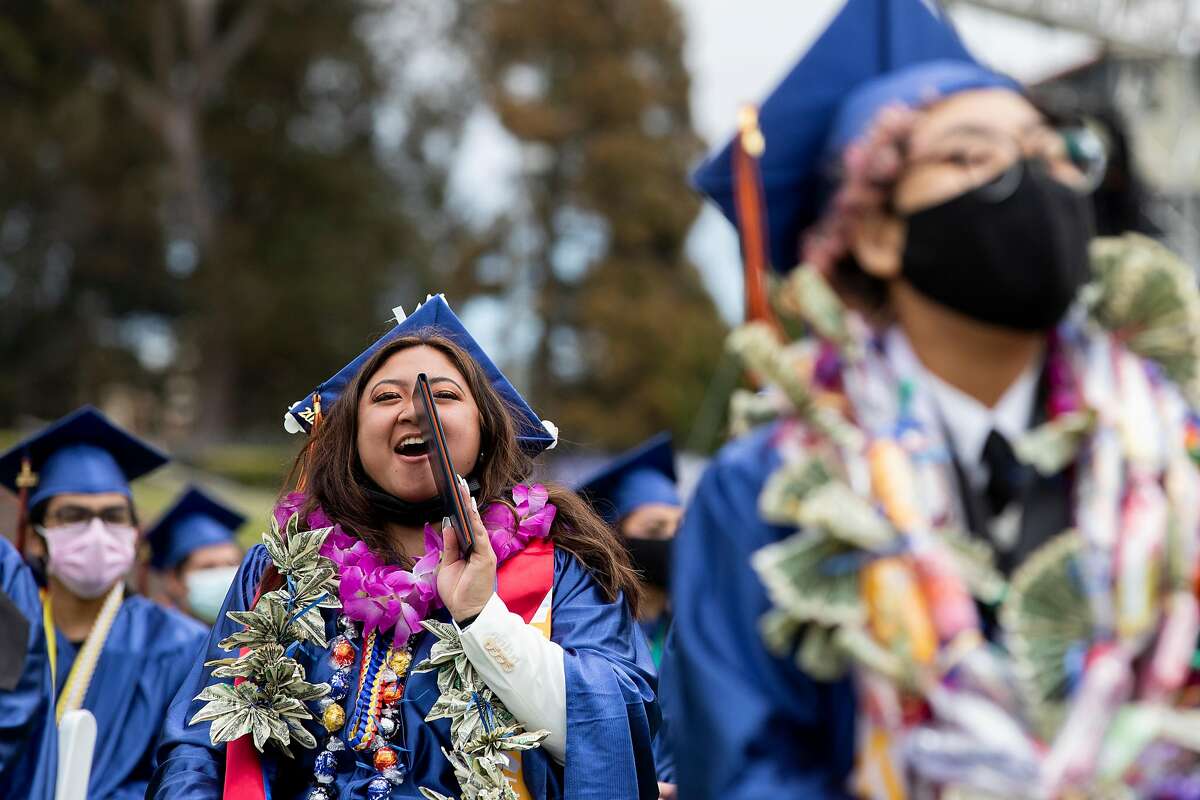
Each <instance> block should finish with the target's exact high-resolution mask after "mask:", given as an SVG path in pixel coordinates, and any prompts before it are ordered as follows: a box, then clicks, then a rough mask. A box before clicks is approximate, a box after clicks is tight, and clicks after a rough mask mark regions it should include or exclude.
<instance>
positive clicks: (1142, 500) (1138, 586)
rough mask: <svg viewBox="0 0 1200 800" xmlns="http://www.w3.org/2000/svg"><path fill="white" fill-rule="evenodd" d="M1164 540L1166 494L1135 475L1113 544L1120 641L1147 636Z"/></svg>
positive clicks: (1155, 608) (1154, 617) (1155, 610)
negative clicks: (1115, 559) (1118, 536)
mask: <svg viewBox="0 0 1200 800" xmlns="http://www.w3.org/2000/svg"><path fill="white" fill-rule="evenodd" d="M1166 541H1167V498H1166V494H1165V493H1164V492H1163V490H1162V489H1161V488H1160V487H1159V485H1158V484H1157V483H1156V482H1155V481H1154V480H1153V479H1152V478H1151V477H1150V476H1144V475H1138V476H1135V477H1134V478H1133V480H1132V485H1131V486H1130V489H1129V493H1128V495H1127V496H1126V498H1125V503H1124V506H1123V507H1122V509H1121V535H1120V538H1119V540H1118V542H1117V548H1118V550H1117V571H1116V599H1117V604H1116V610H1117V633H1118V634H1119V635H1120V636H1121V637H1122V638H1123V639H1134V638H1137V637H1140V636H1142V635H1144V634H1147V633H1149V632H1150V631H1151V630H1153V628H1154V625H1155V622H1156V621H1157V619H1158V610H1159V604H1158V596H1159V589H1160V582H1161V580H1162V574H1163V561H1164V554H1165V551H1166Z"/></svg>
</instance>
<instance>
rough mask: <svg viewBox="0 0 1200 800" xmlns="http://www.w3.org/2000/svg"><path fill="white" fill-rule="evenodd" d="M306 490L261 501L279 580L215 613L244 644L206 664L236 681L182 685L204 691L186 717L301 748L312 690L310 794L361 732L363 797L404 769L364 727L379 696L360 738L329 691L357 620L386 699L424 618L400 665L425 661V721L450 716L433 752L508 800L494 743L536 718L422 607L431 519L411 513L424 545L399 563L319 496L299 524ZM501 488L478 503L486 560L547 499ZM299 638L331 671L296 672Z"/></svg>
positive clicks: (369, 667)
mask: <svg viewBox="0 0 1200 800" xmlns="http://www.w3.org/2000/svg"><path fill="white" fill-rule="evenodd" d="M306 499H307V498H306V496H305V495H303V494H301V493H293V494H289V495H288V496H287V497H285V498H284V499H283V500H282V501H281V502H280V503H279V504H278V505H277V506H276V508H275V509H274V512H273V514H272V519H271V530H270V531H268V532H266V533H264V534H263V544H264V545H265V546H266V548H267V552H268V554H269V555H270V557H271V560H272V562H273V563H274V564H275V566H276V568H277V569H278V570H279V572H280V574H281V575H282V576H283V577H284V580H285V583H284V586H283V587H281V588H280V589H277V590H275V591H273V592H268V593H267V594H265V595H263V596H262V597H261V598H260V599H259V601H258V603H257V604H256V605H255V607H254V608H253V609H250V610H247V611H240V612H234V611H231V612H229V617H230V618H231V619H232V620H233V621H234V622H237V623H239V624H240V625H243V626H244V629H243V630H240V631H238V632H237V633H234V634H233V635H231V636H229V637H227V638H226V639H225V640H223V641H222V642H221V643H220V645H219V646H220V647H221V648H222V649H225V650H238V649H239V648H241V649H244V652H243V654H242V655H240V656H239V657H237V658H226V659H218V660H216V661H211V662H208V663H207V664H206V666H213V667H214V670H213V677H214V678H235V679H237V682H236V684H229V683H224V682H217V683H214V684H211V685H209V686H208V687H206V688H205V689H204V690H203V691H202V692H201V693H200V694H199V695H198V696H197V698H196V699H197V700H203V701H206V704H205V706H204V707H202V708H201V710H200V711H199V712H198V713H197V714H196V715H195V716H193V718H192V719H191V721H190V723H197V722H204V721H210V722H211V723H212V725H211V727H210V738H211V739H212V742H213V744H214V745H217V744H219V743H221V742H229V741H233V740H234V739H237V738H239V737H241V736H243V735H246V734H251V735H252V738H253V742H254V745H255V747H256V748H257V749H258V750H259V751H260V752H264V751H265V748H266V746H267V743H268V742H271V741H273V742H275V744H276V745H277V746H278V747H279V748H280V749H281V750H282V752H284V753H285V754H288V755H290V749H289V748H290V745H291V743H292V742H297V743H299V744H300V745H301V746H303V747H306V748H310V749H311V748H314V747H316V746H317V741H316V739H315V738H314V737H313V736H312V734H311V733H310V732H309V731H308V730H307V729H306V728H305V727H304V725H303V723H304V721H306V720H311V719H313V718H314V715H313V714H312V713H311V712H310V710H309V709H308V708H307V707H306V706H305V703H306V702H318V703H319V704H320V710H321V713H320V714H319V715H318V716H319V717H320V719H321V722H322V724H323V725H324V726H325V728H326V730H328V731H329V733H330V738H329V741H328V742H327V745H326V750H325V751H323V752H321V753H320V754H319V755H318V758H317V761H316V764H315V767H314V776H315V779H316V782H317V786H316V788H314V789H313V793H312V795H311V796H312V797H332V795H331V794H329V790H328V789H327V788H325V787H326V786H327V785H328V784H330V783H331V782H332V781H333V779H334V775H335V772H336V753H338V752H340V751H342V750H344V749H345V746H346V743H349V744H351V745H352V746H354V747H355V749H359V750H362V749H365V748H366V747H367V746H370V748H371V749H372V750H374V752H375V755H374V761H375V765H376V768H377V769H378V770H379V771H380V777H377V778H376V779H374V780H373V781H372V782H371V785H370V786H369V787H368V794H369V795H370V796H371V797H372V798H373V799H374V798H377V797H378V798H386V797H389V796H390V793H391V786H392V785H394V784H397V783H400V782H402V781H403V780H404V778H405V771H404V768H403V764H401V763H398V758H397V756H396V753H395V751H394V750H393V749H392V748H391V747H389V746H388V745H387V742H386V741H385V740H384V739H383V738H382V736H381V735H376V731H381V732H387V731H391V732H394V731H395V725H394V723H389V722H388V719H386V718H383V717H380V716H379V712H380V710H381V709H382V712H383V715H384V717H387V716H388V715H389V713H390V712H389V710H388V708H387V705H386V704H382V703H377V704H376V705H374V706H373V708H374V711H372V712H369V713H368V718H366V719H365V722H366V723H367V724H366V727H365V730H366V731H367V735H366V738H365V739H364V738H363V736H362V735H361V734H359V728H360V726H358V725H351V724H349V723H353V722H354V720H353V719H348V718H347V715H346V712H345V711H344V710H343V709H342V707H341V706H340V705H338V701H340V700H342V699H343V698H345V697H346V696H347V694H348V687H349V677H348V676H349V672H350V670H349V668H350V666H351V664H352V663H353V661H354V658H355V653H356V648H355V647H354V645H353V644H352V641H353V640H356V639H357V638H358V636H359V635H360V631H359V626H361V636H362V637H363V646H362V647H361V651H362V653H361V660H362V673H363V677H364V679H365V678H367V677H368V676H372V679H373V680H374V681H375V687H374V688H375V690H374V694H378V693H379V689H380V687H381V686H382V687H383V688H384V689H385V690H387V684H386V683H381V681H384V682H386V681H387V680H390V681H391V682H392V684H391V685H393V686H394V685H399V689H395V688H392V689H390V690H387V691H391V692H392V697H391V699H390V700H388V703H390V704H394V703H395V702H396V700H397V699H398V697H399V693H402V691H403V686H402V684H399V681H400V680H401V678H402V677H403V674H402V673H403V672H404V671H405V669H407V667H408V665H409V664H410V658H409V656H408V653H409V650H408V647H407V643H408V642H409V640H410V639H411V638H412V637H413V636H415V635H416V634H417V633H419V632H420V631H421V630H423V629H424V630H429V631H430V632H431V633H433V634H434V636H435V637H436V638H437V640H438V641H437V642H436V643H435V644H434V646H433V650H432V652H431V653H430V658H429V660H427V661H425V662H423V663H421V664H417V665H415V666H413V667H412V671H414V672H423V671H431V670H438V672H439V676H438V688H439V690H440V691H441V697H439V699H438V701H437V702H436V703H435V704H434V706H433V708H432V709H431V710H430V713H429V715H428V716H427V717H426V721H433V720H435V719H439V718H449V719H450V720H451V739H452V745H453V748H452V749H451V750H444V752H445V755H446V757H447V758H448V759H449V761H450V763H451V765H452V766H453V768H454V771H455V775H456V777H457V779H458V780H459V783H460V787H461V789H462V791H463V797H464V798H471V799H473V798H481V799H482V798H495V800H515V798H516V794H515V792H514V791H513V789H512V787H511V785H510V780H509V778H508V777H507V776H506V775H505V774H504V770H505V769H506V767H507V766H508V758H507V756H506V755H505V752H506V751H510V752H511V751H519V750H527V749H531V748H533V747H537V746H539V745H540V743H541V742H542V740H543V739H545V737H546V736H547V735H548V732H547V731H534V732H526V731H525V730H524V728H523V727H522V726H521V725H520V723H519V722H518V721H517V720H516V719H515V718H513V717H512V715H511V713H509V712H508V711H507V709H505V708H504V706H503V704H502V703H501V702H500V700H499V699H498V698H496V697H495V695H494V694H493V693H492V692H491V690H490V689H489V688H488V687H487V686H486V685H485V684H484V683H483V681H482V680H481V679H480V678H479V677H478V675H477V673H475V671H474V670H473V669H471V668H470V666H469V664H468V663H467V662H466V659H465V657H463V656H462V653H463V651H462V645H461V643H460V642H459V637H458V632H457V630H456V629H455V628H454V626H452V625H445V624H442V623H439V622H437V621H436V620H432V619H429V617H430V612H431V611H432V610H434V609H436V608H437V607H439V606H440V600H439V598H438V596H437V577H436V568H437V564H438V561H439V560H440V558H441V552H442V537H441V535H440V533H439V532H438V531H437V530H436V529H435V528H434V527H433V526H431V525H426V526H425V531H424V533H425V553H424V554H423V555H422V556H421V558H419V559H417V560H416V562H415V563H414V564H413V566H412V568H411V569H405V568H403V567H400V566H397V565H393V564H388V563H386V562H385V561H384V560H383V559H381V558H380V557H379V556H377V555H376V554H375V553H373V552H371V550H370V549H369V548H368V547H367V546H366V544H365V543H364V542H363V541H361V540H360V539H357V538H356V537H354V536H352V535H350V534H348V533H346V532H345V531H344V530H343V529H342V528H341V526H339V525H337V524H334V523H333V521H332V520H331V519H329V517H328V516H327V515H326V514H325V512H324V511H323V510H322V509H320V508H316V509H313V510H312V511H310V512H309V513H308V514H307V519H306V522H307V525H308V526H309V527H310V528H312V530H301V529H300V519H301V509H302V507H303V506H304V504H305V501H306ZM512 501H513V502H512V505H511V506H510V505H509V504H507V503H503V502H497V503H492V504H490V505H488V506H487V507H486V508H485V509H484V510H483V512H482V514H481V519H482V521H483V523H484V527H485V528H486V530H487V532H488V538H489V541H490V542H491V544H492V548H493V549H494V551H495V553H496V558H497V564H500V563H503V562H504V561H506V560H507V559H508V558H510V557H512V556H514V555H516V554H517V553H519V552H521V551H522V550H523V549H524V548H525V546H526V545H527V544H528V543H529V542H530V541H532V540H534V539H541V538H545V537H546V536H547V535H548V534H549V532H550V528H551V526H552V524H553V522H554V518H555V515H556V513H557V509H556V508H555V506H554V505H553V504H551V503H549V502H548V501H549V492H548V491H547V490H546V487H545V486H543V485H541V484H535V485H533V486H526V485H523V484H522V485H517V486H515V487H514V488H513V492H512ZM323 608H340V609H341V615H340V621H339V626H340V628H341V630H342V633H341V634H340V635H339V636H338V637H337V638H335V639H334V640H333V641H332V642H329V641H327V640H326V635H325V619H324V617H323V616H322V614H321V609H323ZM377 641H378V642H383V641H390V642H392V643H393V645H392V646H388V647H383V646H382V645H376V644H375V643H376V642H377ZM303 643H312V644H314V645H316V646H318V647H321V648H329V650H330V653H331V660H332V662H333V664H334V666H335V667H336V668H337V671H336V672H335V674H334V678H333V680H332V685H331V684H311V683H308V682H307V681H306V680H305V677H306V676H305V671H304V668H303V666H301V664H300V663H299V662H298V661H296V660H295V659H294V658H292V654H293V653H294V652H295V649H296V647H297V646H299V645H300V644H303ZM402 646H403V649H401V647H402ZM368 661H371V662H372V663H371V664H368ZM375 662H380V663H375ZM393 668H394V670H395V672H393V671H392V669H393ZM397 673H400V674H397ZM364 686H366V682H365V680H364ZM364 691H365V689H364ZM387 691H385V692H384V694H385V696H387ZM373 702H374V700H373ZM360 703H361V701H360ZM371 714H374V716H373V717H372V716H370V715H371ZM356 718H357V717H356ZM343 728H347V730H343ZM372 737H374V741H371V739H372ZM389 738H390V734H389ZM343 739H344V740H345V742H343ZM385 756H386V757H385ZM421 792H422V794H423V795H425V796H426V797H429V798H440V797H441V795H439V794H438V793H436V792H432V791H431V790H428V789H425V788H423V787H422V788H421Z"/></svg>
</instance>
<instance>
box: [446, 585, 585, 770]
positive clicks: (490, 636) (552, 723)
mask: <svg viewBox="0 0 1200 800" xmlns="http://www.w3.org/2000/svg"><path fill="white" fill-rule="evenodd" d="M460 631H461V637H460V638H461V639H462V645H463V652H465V653H466V655H467V660H468V661H470V662H471V666H473V667H475V669H476V670H477V671H478V672H479V676H480V677H481V678H483V682H484V683H486V684H487V685H488V687H489V688H490V689H491V690H492V691H493V692H495V693H496V696H497V697H499V698H500V700H501V701H502V702H503V703H504V705H505V707H506V708H508V710H509V711H511V712H512V715H513V716H514V717H516V718H517V719H519V720H520V721H521V722H522V723H523V724H524V725H525V728H526V730H530V731H536V730H541V729H544V730H548V731H550V735H549V736H547V737H546V739H545V741H543V742H542V747H543V748H544V749H545V751H546V752H547V753H549V754H550V756H551V757H552V758H554V760H556V761H558V762H559V763H560V764H561V763H563V762H564V759H565V757H566V752H567V676H566V671H565V669H564V667H563V649H562V647H561V646H560V645H559V644H557V643H556V642H552V641H550V640H549V639H547V638H546V637H545V636H544V635H543V634H542V632H541V631H540V630H538V629H537V628H535V627H534V626H533V625H527V624H526V623H525V620H523V619H521V617H520V616H518V615H517V614H514V613H513V612H511V611H509V610H508V606H506V605H505V604H504V601H503V600H501V599H500V595H498V594H495V593H493V594H492V596H491V599H489V600H488V602H487V605H485V606H484V607H483V611H480V612H479V616H478V617H476V618H475V620H474V621H473V622H472V623H471V624H470V625H468V626H467V627H466V629H465V630H464V629H460Z"/></svg>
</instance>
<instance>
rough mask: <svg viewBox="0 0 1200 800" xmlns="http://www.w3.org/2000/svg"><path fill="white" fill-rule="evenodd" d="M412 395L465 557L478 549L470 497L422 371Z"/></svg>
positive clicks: (434, 473) (435, 471)
mask: <svg viewBox="0 0 1200 800" xmlns="http://www.w3.org/2000/svg"><path fill="white" fill-rule="evenodd" d="M413 396H414V397H415V398H416V408H417V425H418V426H420V428H421V436H422V437H423V438H424V439H425V444H426V445H427V446H428V447H429V466H430V468H431V469H432V470H433V482H434V484H436V485H437V490H438V494H439V495H441V498H442V505H444V506H445V507H446V508H447V509H449V517H450V524H451V525H453V526H454V533H455V535H456V536H457V537H458V549H459V552H460V553H461V554H462V557H463V558H464V559H466V558H468V557H470V555H471V553H472V552H473V551H474V550H475V532H474V531H473V530H471V523H470V521H469V518H468V516H467V508H466V503H467V502H468V501H467V499H466V498H464V497H463V496H462V491H460V489H459V484H458V473H457V472H455V471H454V463H453V462H452V461H451V460H450V450H449V448H448V447H447V446H446V433H445V430H444V429H443V428H442V418H441V417H439V416H438V411H437V405H436V404H435V403H434V399H433V391H432V390H431V389H430V387H429V378H428V377H426V375H425V373H423V372H422V373H421V374H419V375H417V385H416V389H415V391H414V392H413Z"/></svg>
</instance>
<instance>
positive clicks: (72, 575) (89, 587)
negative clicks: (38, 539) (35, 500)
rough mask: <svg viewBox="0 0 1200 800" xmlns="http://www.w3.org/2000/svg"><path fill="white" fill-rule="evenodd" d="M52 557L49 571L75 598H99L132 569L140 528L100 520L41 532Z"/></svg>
mask: <svg viewBox="0 0 1200 800" xmlns="http://www.w3.org/2000/svg"><path fill="white" fill-rule="evenodd" d="M39 532H40V533H41V534H42V536H44V537H45V539H46V547H47V549H48V550H49V551H50V557H49V559H48V561H47V563H46V569H47V570H48V571H49V573H50V574H51V575H53V576H54V577H56V578H58V579H59V580H60V581H62V582H63V584H64V585H65V586H66V587H67V588H68V589H70V590H71V591H72V592H74V593H75V594H77V595H79V596H80V597H84V598H88V599H91V598H94V597H99V596H100V595H102V594H104V593H105V592H106V591H108V589H109V587H111V586H112V585H113V584H114V583H116V581H117V579H119V578H120V577H121V576H123V575H124V574H125V573H126V572H128V571H129V568H130V567H132V566H133V559H134V556H135V554H136V553H137V528H134V527H133V526H132V525H112V524H109V523H107V522H104V521H102V520H100V519H98V518H92V519H90V520H88V521H87V522H80V523H78V524H75V525H58V526H56V527H53V528H41V529H39Z"/></svg>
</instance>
